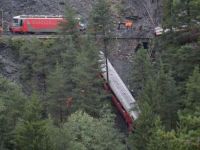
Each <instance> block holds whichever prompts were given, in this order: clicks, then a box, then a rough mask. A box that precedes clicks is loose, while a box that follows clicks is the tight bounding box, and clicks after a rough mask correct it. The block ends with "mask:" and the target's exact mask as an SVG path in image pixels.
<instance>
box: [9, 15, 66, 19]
mask: <svg viewBox="0 0 200 150" xmlns="http://www.w3.org/2000/svg"><path fill="white" fill-rule="evenodd" d="M24 18H63V16H62V15H19V16H14V17H13V19H24Z"/></svg>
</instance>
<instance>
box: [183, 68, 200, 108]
mask: <svg viewBox="0 0 200 150" xmlns="http://www.w3.org/2000/svg"><path fill="white" fill-rule="evenodd" d="M199 83H200V71H199V67H195V69H194V71H193V74H192V75H191V76H190V77H189V80H188V82H187V84H186V86H187V87H186V92H187V97H186V102H185V103H186V109H188V110H190V111H194V110H195V109H197V107H198V106H200V84H199Z"/></svg>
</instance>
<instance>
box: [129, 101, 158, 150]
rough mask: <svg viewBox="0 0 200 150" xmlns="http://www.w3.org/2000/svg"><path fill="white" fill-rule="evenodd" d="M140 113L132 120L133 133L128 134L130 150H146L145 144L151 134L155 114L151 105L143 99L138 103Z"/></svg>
mask: <svg viewBox="0 0 200 150" xmlns="http://www.w3.org/2000/svg"><path fill="white" fill-rule="evenodd" d="M139 107H140V110H141V113H140V116H139V118H138V119H137V120H136V121H134V127H135V129H134V133H133V134H131V135H130V136H129V147H130V148H131V150H132V149H133V150H141V149H142V150H146V149H147V144H148V142H149V140H150V138H151V136H152V134H153V129H154V122H155V119H156V115H155V114H154V112H153V110H152V108H151V106H150V105H149V104H148V103H147V102H145V101H143V102H142V103H140V104H139Z"/></svg>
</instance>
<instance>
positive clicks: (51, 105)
mask: <svg viewBox="0 0 200 150" xmlns="http://www.w3.org/2000/svg"><path fill="white" fill-rule="evenodd" d="M47 87H48V88H47V106H48V110H49V112H50V113H51V115H52V116H53V117H54V118H55V119H56V118H57V116H59V120H60V121H61V122H62V121H63V120H64V118H65V117H64V116H66V112H67V104H66V102H67V98H68V97H69V96H70V95H68V94H69V92H67V91H68V88H67V87H68V86H67V85H66V76H65V72H64V68H63V67H62V65H59V64H57V65H56V68H55V71H52V72H51V73H50V75H49V76H48V79H47Z"/></svg>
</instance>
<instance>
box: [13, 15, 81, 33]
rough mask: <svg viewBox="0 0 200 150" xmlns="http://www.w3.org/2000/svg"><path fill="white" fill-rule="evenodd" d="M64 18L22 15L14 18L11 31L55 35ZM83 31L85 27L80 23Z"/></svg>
mask: <svg viewBox="0 0 200 150" xmlns="http://www.w3.org/2000/svg"><path fill="white" fill-rule="evenodd" d="M64 21H65V20H64V17H63V16H45V15H21V16H15V17H13V21H12V24H11V25H10V27H9V30H10V31H11V32H12V33H55V32H58V31H59V25H60V23H61V22H64ZM78 26H79V28H80V30H82V29H83V28H84V25H83V24H81V23H79V25H78Z"/></svg>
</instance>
